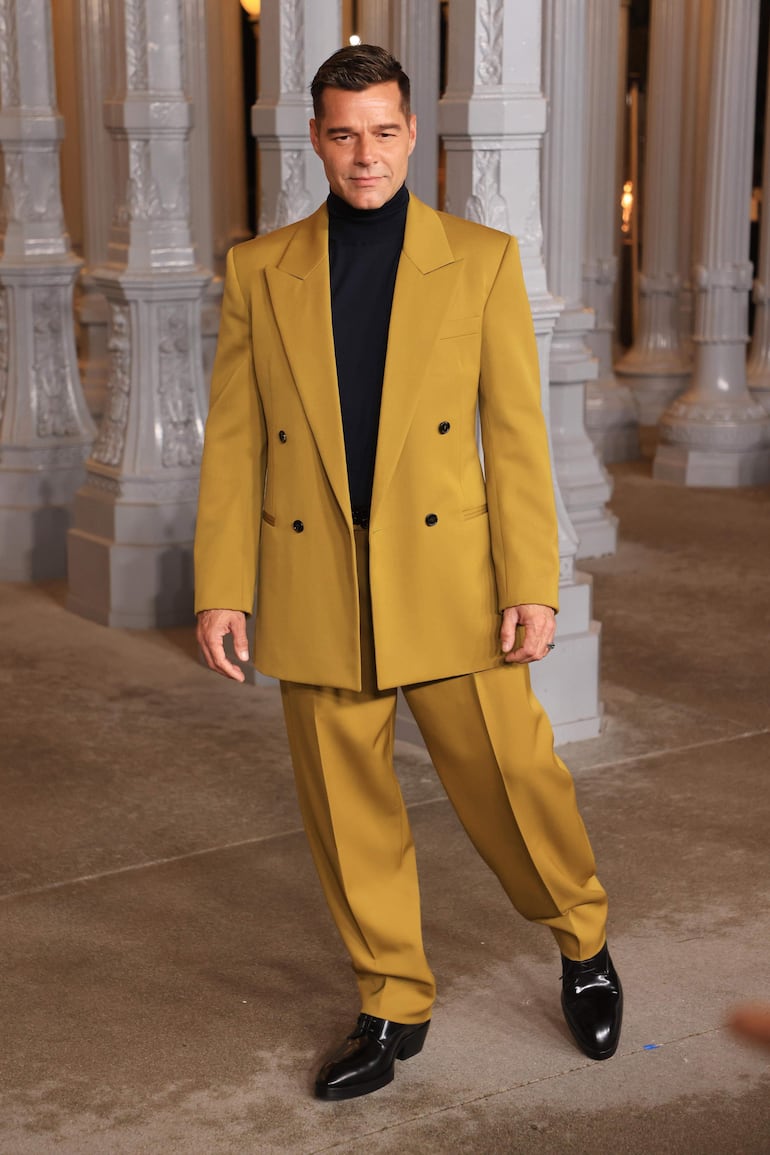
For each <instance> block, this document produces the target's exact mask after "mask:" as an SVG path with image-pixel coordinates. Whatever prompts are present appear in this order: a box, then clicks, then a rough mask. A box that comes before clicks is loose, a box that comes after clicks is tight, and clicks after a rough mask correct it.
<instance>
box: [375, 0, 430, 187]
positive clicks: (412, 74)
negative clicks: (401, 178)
mask: <svg viewBox="0 0 770 1155" xmlns="http://www.w3.org/2000/svg"><path fill="white" fill-rule="evenodd" d="M358 11H359V24H360V28H359V31H360V33H361V37H362V39H363V41H364V42H365V43H369V44H380V45H382V47H383V48H387V49H388V51H389V52H392V53H393V55H394V56H395V57H396V58H397V59H398V60H400V61H401V64H402V66H403V68H404V71H405V72H406V73H407V75H408V76H409V79H410V81H411V85H412V112H413V113H415V114H416V116H417V135H418V138H419V142H420V143H419V145H418V147H417V148H416V149H415V151H414V152H413V153H412V156H411V159H410V161H409V187H410V189H411V190H412V192H414V193H415V194H416V195H417V196H418V197H420V198H421V200H424V201H425V202H426V204H429V205H433V206H434V207H435V206H436V204H437V197H438V104H437V102H438V96H439V47H440V45H439V6H438V4H437V3H433V2H432V0H431V2H430V3H427V4H426V3H425V0H392V2H390V3H388V2H383V0H359V5H358Z"/></svg>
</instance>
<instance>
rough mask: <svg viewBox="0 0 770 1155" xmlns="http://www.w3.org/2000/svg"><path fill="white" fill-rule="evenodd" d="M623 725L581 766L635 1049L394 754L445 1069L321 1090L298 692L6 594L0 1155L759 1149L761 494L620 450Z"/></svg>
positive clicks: (177, 641)
mask: <svg viewBox="0 0 770 1155" xmlns="http://www.w3.org/2000/svg"><path fill="white" fill-rule="evenodd" d="M614 473H615V476H616V483H617V484H616V495H615V498H614V500H613V507H614V509H615V510H616V512H617V513H618V514H619V515H620V527H621V539H622V540H621V545H620V548H619V550H618V553H617V556H615V557H613V558H607V559H603V560H600V561H594V562H589V563H586V564H585V565H584V568H586V569H588V570H590V571H591V572H592V573H593V574H594V575H595V612H596V616H597V617H598V618H599V619H600V620H601V621H602V622H603V663H604V683H603V698H604V702H605V708H606V727H605V730H604V733H603V734H602V736H601V737H600V738H597V739H595V740H592V741H589V742H585V743H581V744H579V745H575V746H573V747H567V748H565V750H564V751H563V752H564V753H565V756H566V758H567V760H568V762H569V763H570V765H571V766H572V768H573V771H574V772H575V777H576V781H577V786H578V792H579V796H580V800H581V805H582V808H583V812H584V816H585V818H586V822H587V825H588V828H589V831H590V833H591V836H592V839H593V842H594V847H595V850H596V854H597V858H598V860H599V864H600V874H601V876H602V878H603V880H604V882H605V884H606V885H607V886H608V889H609V890H610V895H611V900H612V905H611V942H612V946H613V953H614V955H615V959H616V962H617V964H618V967H619V969H620V970H621V973H622V976H623V980H624V984H625V988H626V1002H627V1013H626V1027H625V1032H624V1036H623V1041H622V1043H621V1047H620V1050H619V1052H618V1054H617V1056H616V1057H615V1058H614V1059H613V1060H611V1061H609V1062H605V1063H592V1062H591V1061H590V1060H588V1059H585V1058H583V1057H582V1055H581V1054H579V1053H578V1052H577V1051H576V1050H575V1048H574V1046H573V1045H572V1043H571V1041H570V1038H569V1036H568V1034H567V1030H566V1027H565V1026H564V1024H563V1022H562V1019H561V1014H560V1010H559V964H558V957H557V955H556V952H555V948H554V946H553V943H552V940H551V938H550V935H549V934H548V933H547V932H546V931H544V930H543V929H541V928H537V927H532V926H530V925H528V924H526V923H524V922H523V921H522V920H521V919H520V918H518V916H516V915H515V914H514V913H512V912H511V911H510V909H509V908H508V905H507V902H506V900H505V898H504V896H503V894H502V891H501V890H500V888H499V887H498V886H497V884H496V883H495V881H494V879H493V878H492V876H491V875H489V874H488V872H487V871H486V869H485V868H484V867H483V865H482V864H481V863H480V861H479V860H478V859H477V858H476V857H475V855H474V852H473V851H472V849H471V848H470V846H469V845H468V843H467V841H466V839H465V837H464V835H463V834H462V832H461V831H460V829H459V827H458V824H457V822H456V820H455V819H454V817H453V814H452V812H451V810H450V808H449V806H448V803H447V802H446V800H445V799H444V797H443V795H442V792H441V789H440V787H439V786H438V785H437V782H436V780H435V778H434V776H433V773H432V771H431V769H430V766H429V765H428V764H427V762H426V759H425V756H424V754H423V753H422V752H421V751H420V750H417V749H415V748H414V747H410V746H407V745H406V744H401V745H400V747H399V757H398V765H399V771H400V774H401V778H402V781H403V784H404V790H405V794H406V796H407V799H408V801H409V804H410V808H411V817H412V821H413V826H414V832H415V839H416V843H417V849H418V855H419V859H420V866H421V875H422V879H423V890H424V907H425V912H426V919H425V923H426V925H425V934H426V941H427V945H428V949H429V953H430V956H431V960H432V963H433V965H434V968H435V970H436V973H437V977H438V980H439V989H440V997H439V1002H438V1004H437V1007H436V1011H435V1017H434V1021H433V1025H432V1029H431V1033H430V1035H429V1037H428V1042H427V1044H426V1047H425V1050H424V1051H423V1053H422V1055H421V1056H419V1057H418V1058H416V1059H413V1060H412V1061H410V1062H408V1063H403V1064H398V1070H397V1072H396V1076H397V1077H396V1081H395V1083H394V1084H392V1085H391V1086H390V1087H388V1088H385V1089H383V1090H382V1091H379V1092H377V1093H376V1094H375V1095H372V1096H369V1097H367V1098H364V1099H358V1100H354V1101H352V1102H349V1103H337V1104H329V1103H320V1102H317V1101H315V1100H314V1099H313V1098H312V1097H311V1094H310V1087H311V1080H312V1076H313V1073H314V1070H315V1067H316V1066H317V1064H318V1063H319V1061H320V1059H321V1057H322V1055H323V1053H324V1052H325V1051H326V1050H327V1048H328V1047H329V1045H330V1044H332V1043H335V1042H336V1041H337V1040H338V1038H339V1037H340V1036H341V1035H343V1034H344V1033H345V1032H346V1031H347V1029H348V1027H349V1026H350V1025H351V1024H352V1022H353V1021H354V1019H355V1015H356V1013H357V1007H356V1002H355V992H354V988H353V984H352V981H351V978H350V975H349V971H348V968H347V964H346V961H345V957H344V955H343V953H342V950H341V947H340V945H339V943H338V940H337V937H336V932H335V931H334V928H333V926H332V924H331V921H330V919H329V916H328V914H327V913H326V911H325V908H324V907H323V905H322V902H321V901H320V897H319V889H318V884H317V882H316V879H315V875H314V872H313V869H312V866H311V863H310V860H309V856H308V852H307V850H306V847H305V842H304V837H303V835H302V833H301V831H300V829H299V822H298V817H297V811H296V807H295V802H294V797H293V790H292V783H291V772H290V768H289V762H288V756H287V751H286V745H285V741H284V737H283V733H282V726H281V719H280V708H279V704H278V702H277V700H276V695H275V692H274V691H272V690H268V689H254V688H244V687H239V686H237V685H235V684H231V683H228V682H225V681H224V680H222V679H219V678H217V677H215V676H214V675H213V674H209V673H208V672H207V671H205V670H203V669H202V668H201V667H200V666H199V665H197V664H196V661H195V660H194V657H195V650H194V642H193V638H192V631H191V630H189V629H180V630H169V631H163V632H154V633H152V632H146V633H129V632H124V631H120V630H107V629H104V628H102V627H100V626H97V625H94V624H92V623H90V622H86V621H82V620H80V619H78V618H75V617H73V616H71V615H69V614H68V613H67V612H66V611H65V610H64V608H63V601H64V589H63V587H62V586H59V585H37V586H13V585H11V586H3V587H0V637H2V645H1V646H0V735H1V737H2V747H1V749H2V755H1V756H2V767H3V772H2V775H1V777H0V837H1V838H2V842H3V845H4V847H5V853H4V855H3V863H2V868H1V870H2V873H1V875H0V895H1V896H2V897H1V898H0V952H1V955H2V970H3V981H2V984H0V1040H1V1041H2V1042H1V1046H2V1052H1V1053H2V1076H1V1077H0V1152H2V1155H49V1153H52V1155H53V1153H56V1155H124V1153H125V1155H140V1153H141V1155H145V1153H147V1155H176V1153H180V1155H221V1153H226V1155H241V1153H245V1152H249V1153H251V1152H257V1153H273V1152H275V1153H291V1155H295V1153H296V1155H310V1153H319V1152H359V1151H365V1152H367V1155H369V1153H371V1155H378V1153H394V1152H398V1153H399V1155H424V1153H434V1152H435V1153H437V1155H438V1153H442V1155H443V1153H445V1152H463V1153H478V1155H493V1153H498V1152H500V1153H503V1152H505V1153H508V1152H514V1153H518V1152H521V1153H529V1152H537V1153H538V1155H565V1153H571V1152H579V1153H591V1155H622V1153H639V1155H641V1153H642V1152H644V1153H647V1155H649V1153H653V1155H656V1153H665V1152H676V1153H677V1155H679V1153H682V1155H700V1153H703V1155H727V1153H732V1152H735V1153H741V1155H753V1153H768V1152H770V1052H764V1051H762V1050H760V1049H758V1048H753V1047H750V1046H747V1045H744V1044H742V1043H741V1042H739V1041H737V1040H736V1039H734V1038H732V1037H731V1036H730V1035H729V1033H728V1032H727V1031H726V1029H725V1027H724V1019H725V1015H726V1012H727V1010H728V1008H730V1007H731V1006H732V1005H733V1004H735V1003H737V1002H740V1001H743V1000H746V999H755V998H760V999H766V1000H770V963H768V957H769V956H770V951H769V949H768V948H770V905H769V903H768V899H770V893H769V892H770V885H769V882H768V878H769V874H768V865H769V861H768V860H769V857H770V854H769V851H768V846H770V838H769V837H768V829H769V828H770V804H769V802H768V798H769V796H770V791H769V789H768V784H769V779H768V772H769V771H770V646H769V645H768V640H769V638H770V597H769V596H768V573H769V572H770V489H763V490H754V491H704V490H700V491H683V490H680V489H678V488H675V487H673V486H667V485H664V484H661V483H658V482H653V481H652V480H650V478H649V475H648V474H649V470H648V468H647V467H646V466H644V465H642V464H634V465H628V466H621V467H616V468H615V469H614Z"/></svg>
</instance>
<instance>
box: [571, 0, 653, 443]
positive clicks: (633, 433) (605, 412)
mask: <svg viewBox="0 0 770 1155" xmlns="http://www.w3.org/2000/svg"><path fill="white" fill-rule="evenodd" d="M619 48H620V3H619V0H588V70H587V101H586V116H587V120H588V128H587V154H586V164H587V173H586V176H587V186H586V215H585V251H584V263H583V300H584V301H585V303H586V305H588V306H589V307H590V308H592V309H593V310H594V313H595V314H596V326H595V328H594V330H593V332H592V333H590V334H589V335H588V338H587V340H588V344H589V345H590V346H591V348H592V349H593V351H594V354H595V355H596V357H597V359H598V361H599V375H598V379H597V380H596V381H589V382H588V384H587V386H586V429H587V430H588V433H589V436H590V437H591V439H592V441H593V442H594V444H595V445H596V448H597V450H598V452H599V455H600V456H601V458H602V459H603V460H604V461H608V462H609V461H628V460H631V459H633V458H635V457H637V456H638V454H639V432H638V424H637V419H636V410H635V408H634V403H633V400H632V397H631V394H630V392H629V391H628V389H627V388H626V387H625V386H624V385H621V384H619V383H618V381H617V379H616V377H615V374H614V372H613V367H612V362H613V341H614V335H615V319H614V318H615V309H614V295H615V282H616V280H617V270H618V259H617V242H618V229H619V223H618V222H619V216H620V205H619V203H618V198H617V195H616V193H617V176H616V152H617V124H618V121H617V111H618V108H617V104H618V102H617V85H618V54H619Z"/></svg>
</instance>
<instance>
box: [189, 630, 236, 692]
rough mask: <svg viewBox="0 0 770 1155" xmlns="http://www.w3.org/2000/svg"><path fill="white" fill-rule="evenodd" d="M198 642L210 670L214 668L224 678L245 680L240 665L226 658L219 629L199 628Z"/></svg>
mask: <svg viewBox="0 0 770 1155" xmlns="http://www.w3.org/2000/svg"><path fill="white" fill-rule="evenodd" d="M198 643H199V645H200V648H201V652H202V654H203V659H204V661H205V663H206V665H207V666H208V667H209V669H210V670H214V671H215V672H216V673H217V674H223V675H224V677H226V678H232V679H233V681H235V682H244V681H245V680H246V676H245V674H244V672H243V670H242V669H241V668H240V666H236V665H234V664H233V663H232V662H231V661H229V660H228V658H227V654H226V653H225V647H224V644H223V635H222V634H221V633H220V632H219V631H216V632H210V631H208V630H205V629H202V630H199V631H198ZM247 656H248V654H247Z"/></svg>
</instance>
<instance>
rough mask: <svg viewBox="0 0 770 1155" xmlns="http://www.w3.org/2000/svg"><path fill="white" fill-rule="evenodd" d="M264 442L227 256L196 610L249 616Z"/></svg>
mask: <svg viewBox="0 0 770 1155" xmlns="http://www.w3.org/2000/svg"><path fill="white" fill-rule="evenodd" d="M266 459H267V441H266V435H265V418H264V412H263V409H262V405H261V402H260V398H259V392H258V389H257V381H256V374H255V371H254V361H253V357H252V347H251V325H250V319H249V311H248V307H247V302H246V300H245V297H244V294H243V291H242V288H241V285H240V283H239V280H238V273H237V270H236V265H235V256H234V251H233V250H232V249H231V250H230V252H229V253H228V255H227V271H226V274H225V286H224V296H223V300H222V315H221V320H220V327H219V340H218V343H217V354H216V358H215V360H214V369H213V373H212V379H211V398H210V406H209V415H208V420H207V422H206V434H205V439H204V446H203V460H202V463H201V478H200V494H199V499H198V520H197V525H196V530H195V610H196V612H199V611H200V610H204V609H229V610H243V611H244V613H251V611H252V608H253V605H254V590H255V585H256V575H257V552H258V548H259V533H260V528H261V513H262V499H263V493H264V483H265V469H266Z"/></svg>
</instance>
